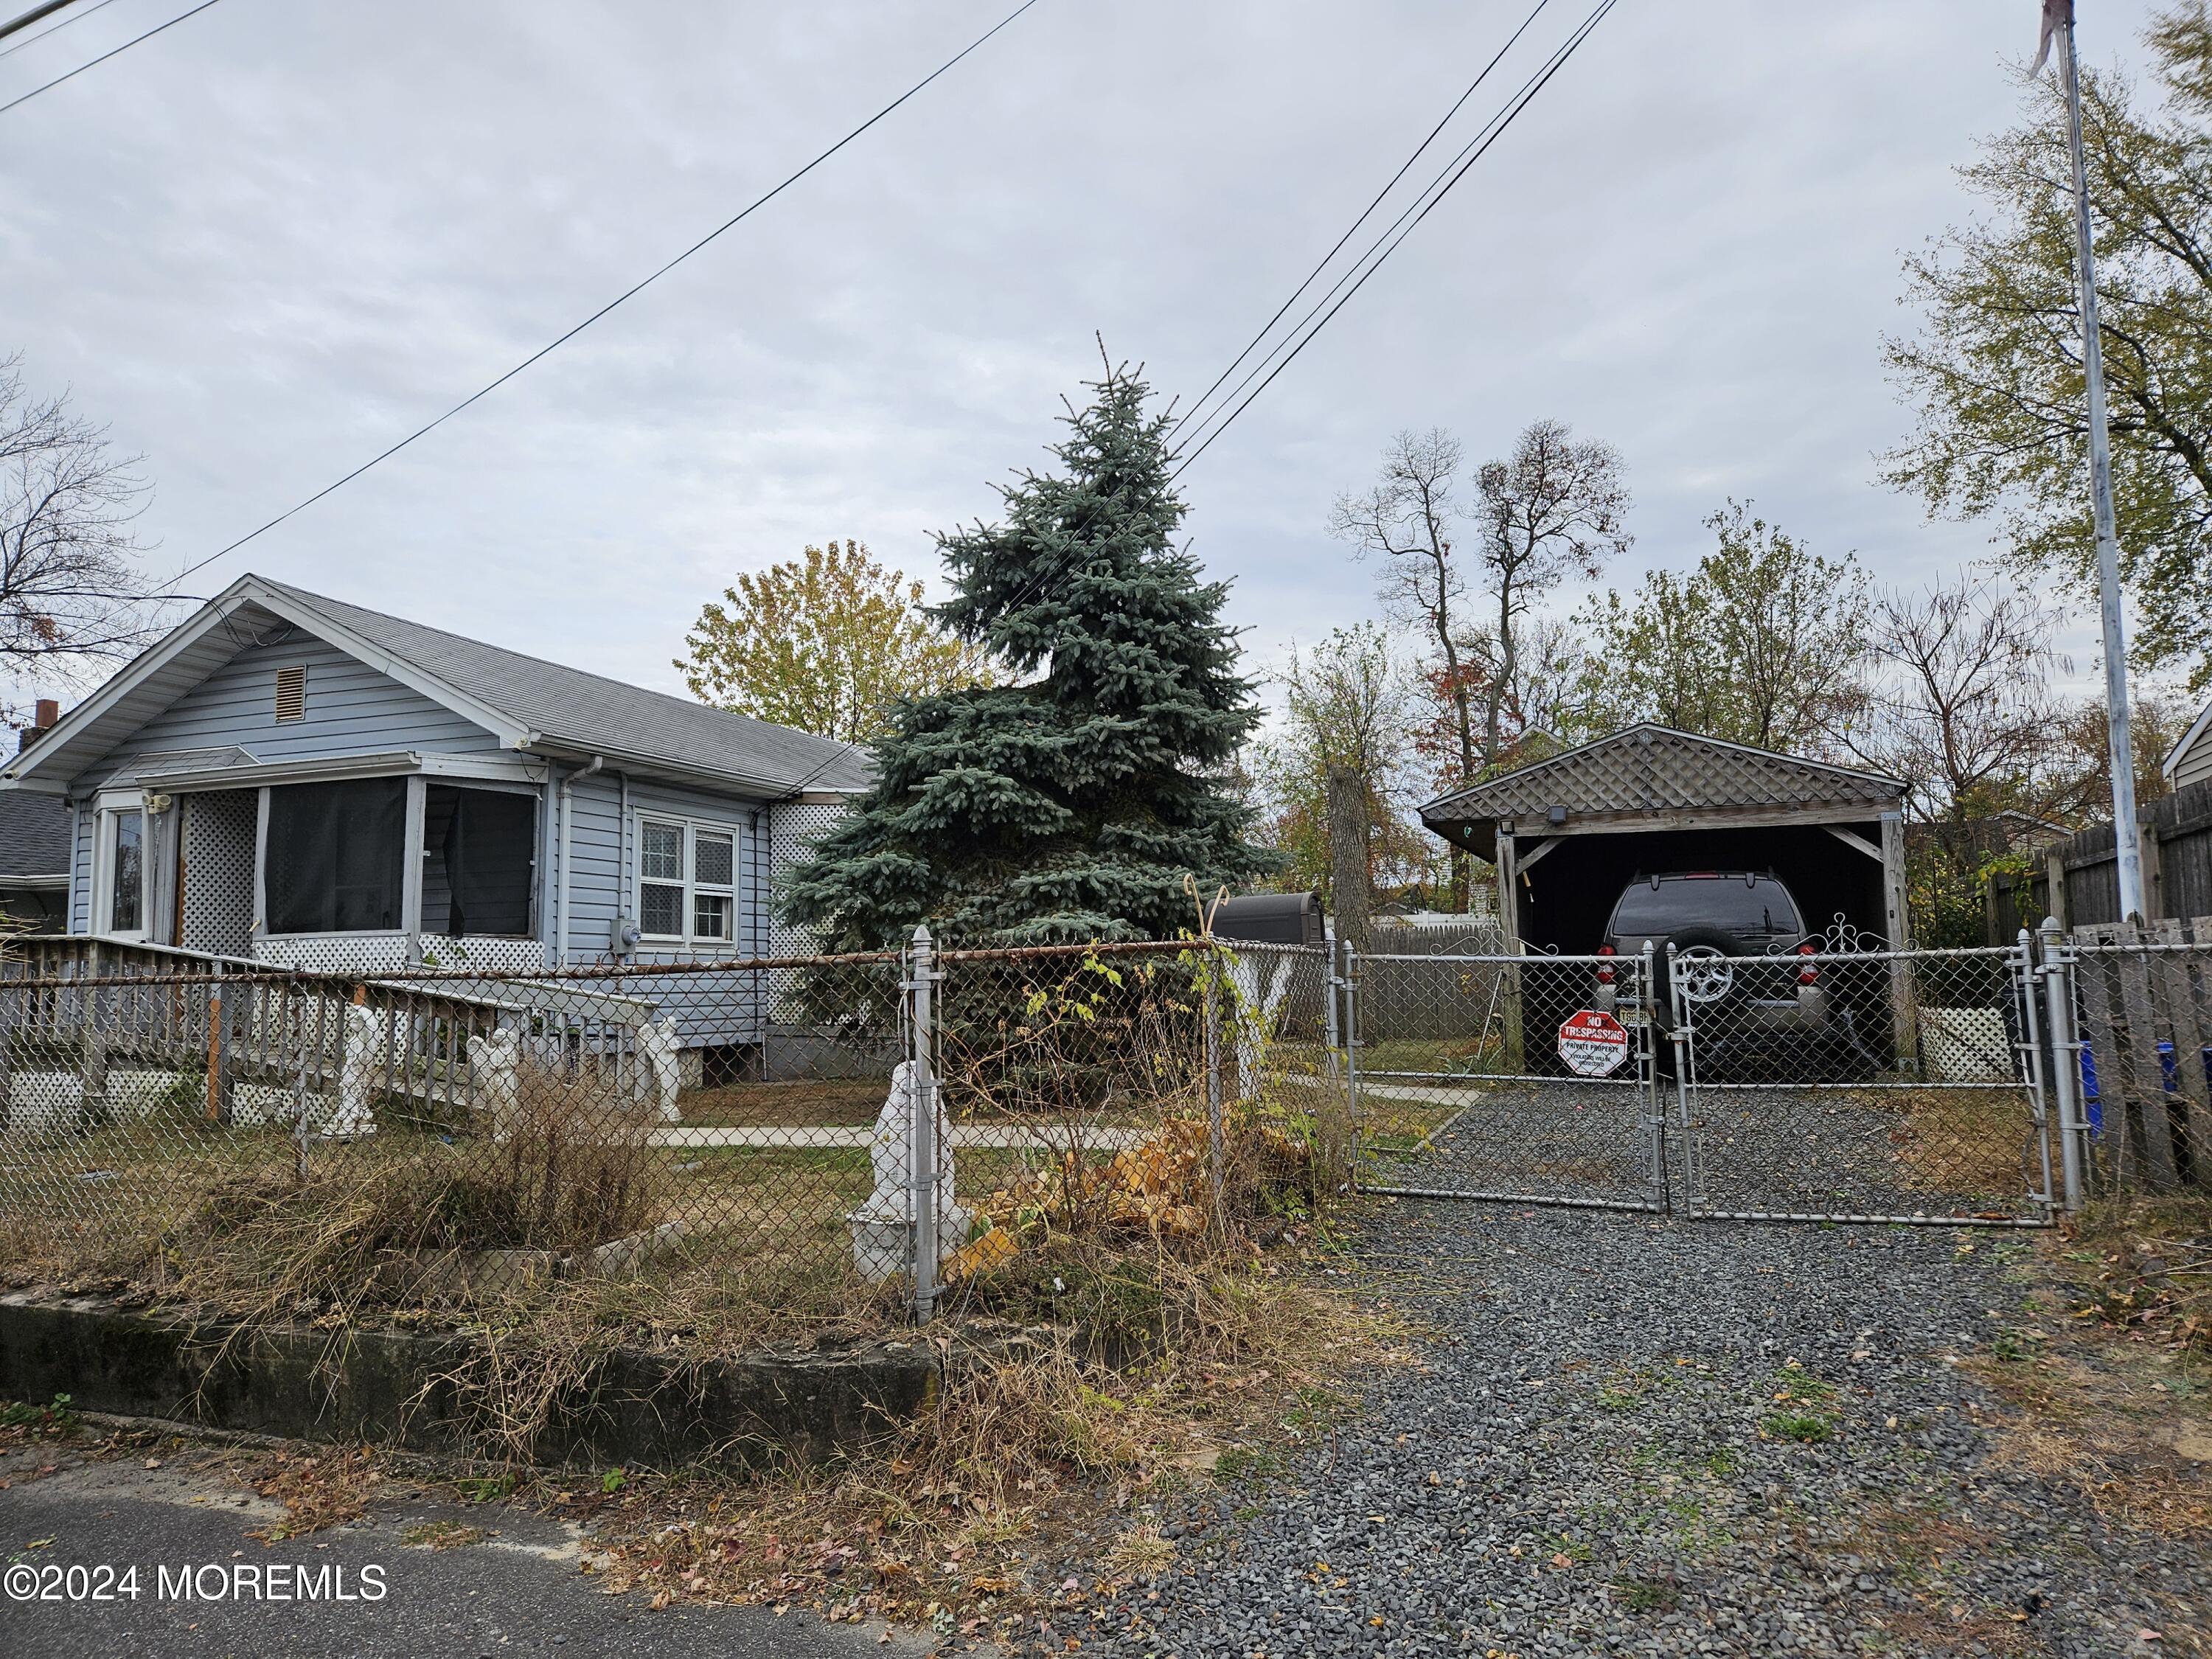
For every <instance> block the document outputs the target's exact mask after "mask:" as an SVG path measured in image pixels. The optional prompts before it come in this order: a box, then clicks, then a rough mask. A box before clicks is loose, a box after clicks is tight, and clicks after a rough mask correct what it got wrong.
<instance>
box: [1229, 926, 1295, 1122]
mask: <svg viewBox="0 0 2212 1659" xmlns="http://www.w3.org/2000/svg"><path fill="white" fill-rule="evenodd" d="M1229 983H1230V985H1231V987H1234V988H1235V990H1236V992H1237V1006H1235V1007H1233V1008H1231V1010H1230V1018H1231V1019H1232V1020H1234V1021H1235V1022H1236V1025H1237V1095H1238V1097H1240V1098H1241V1097H1248V1096H1249V1095H1250V1094H1251V1093H1252V1091H1254V1090H1255V1089H1256V1088H1257V1087H1258V1086H1259V1083H1260V1056H1261V1054H1262V1053H1263V1052H1264V1051H1265V1049H1266V1048H1267V1044H1268V1042H1270V1041H1271V1040H1272V1039H1273V1036H1274V1035H1275V1016H1276V1015H1277V1013H1279V1012H1280V1011H1281V1009H1282V1006H1283V1000H1284V999H1285V997H1287V996H1289V995H1290V993H1291V963H1289V962H1288V961H1287V960H1285V958H1283V957H1279V956H1275V955H1273V954H1269V955H1265V956H1262V955H1260V954H1257V953H1255V954H1252V955H1249V956H1239V955H1237V954H1235V953H1233V952H1232V953H1231V956H1230V957H1229Z"/></svg>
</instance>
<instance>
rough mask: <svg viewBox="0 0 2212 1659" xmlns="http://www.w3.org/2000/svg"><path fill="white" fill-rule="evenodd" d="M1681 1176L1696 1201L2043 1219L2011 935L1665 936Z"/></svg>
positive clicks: (2020, 971) (2038, 1124)
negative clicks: (1833, 942) (1789, 947)
mask: <svg viewBox="0 0 2212 1659" xmlns="http://www.w3.org/2000/svg"><path fill="white" fill-rule="evenodd" d="M1658 974H1659V978H1660V980H1661V981H1662V1000H1663V1001H1664V1003H1665V1005H1666V1006H1667V1007H1668V1010H1669V1012H1670V1014H1671V1018H1672V1024H1673V1032H1672V1044H1673V1048H1674V1054H1673V1056H1672V1060H1673V1065H1672V1068H1671V1069H1672V1070H1673V1072H1674V1124H1673V1128H1674V1133H1673V1135H1672V1137H1671V1139H1672V1143H1673V1152H1674V1191H1675V1192H1676V1194H1678V1196H1679V1199H1680V1208H1681V1209H1682V1210H1683V1211H1684V1212H1686V1213H1688V1214H1690V1215H1694V1216H1703V1217H1708V1218H1724V1219H1743V1220H1790V1221H1860V1222H1869V1221H1871V1222H1907V1223H1911V1222H1943V1223H1954V1224H1955V1223H1960V1222H1972V1223H1978V1224H1982V1225H2007V1224H2010V1225H2044V1224H2045V1223H2047V1222H2048V1221H2049V1220H2050V1218H2051V1210H2052V1196H2051V1149H2052V1144H2053V1137H2052V1135H2051V1119H2050V1114H2049V1113H2048V1112H2047V1111H2046V1110H2045V1100H2044V1093H2045V1091H2044V1079H2045V1067H2046V1059H2045V1054H2044V1052H2043V1050H2044V1047H2045V1045H2044V1042H2043V1039H2042V1024H2041V1020H2040V1017H2039V1008H2038V1006H2037V1003H2038V996H2037V993H2038V989H2039V983H2038V975H2037V973H2036V970H2035V969H2034V966H2033V963H2032V961H2031V959H2030V957H2029V954H2028V951H2027V946H2026V945H2025V944H2024V943H2023V944H2022V945H2018V946H2015V947H2013V948H2011V949H2006V950H1959V951H1934V950H1925V951H1824V950H1820V949H1818V948H1815V947H1814V946H1811V945H1806V946H1802V947H1800V948H1799V949H1798V950H1796V951H1790V952H1787V953H1777V954H1771V955H1765V956H1757V957H1744V956H1728V955H1723V953H1721V952H1719V951H1711V950H1702V951H1701V950H1697V949H1695V948H1693V949H1692V950H1690V951H1680V952H1677V951H1672V950H1670V951H1668V954H1667V956H1666V957H1664V958H1662V960H1661V962H1660V963H1659V965H1658Z"/></svg>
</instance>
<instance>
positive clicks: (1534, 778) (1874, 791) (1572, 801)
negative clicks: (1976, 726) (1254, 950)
mask: <svg viewBox="0 0 2212 1659" xmlns="http://www.w3.org/2000/svg"><path fill="white" fill-rule="evenodd" d="M1904 793H1905V786H1904V785H1903V784H1901V783H1899V781H1897V780H1895V779H1893V778H1885V777H1881V776H1879V775H1876V774H1875V773H1872V772H1861V771H1857V770H1854V769H1851V768H1850V767H1845V766H1831V765H1829V764H1827V763H1826V762H1823V761H1810V760H1805V759H1802V758H1801V757H1798V756H1796V755H1778V754H1775V753H1772V752H1771V751H1770V750H1765V749H1753V748H1750V747H1748V746H1747V745H1746V744H1740V743H1723V741H1721V740H1720V739H1719V738H1704V737H1699V736H1698V735H1697V734H1696V733H1694V732H1677V731H1675V730H1674V728H1672V727H1671V726H1654V725H1644V726H1630V727H1629V728H1628V729H1627V730H1626V731H1625V732H1614V733H1613V735H1612V736H1611V737H1609V738H1599V739H1598V741H1597V742H1595V743H1589V744H1583V746H1582V747H1581V748H1579V749H1570V750H1567V752H1566V753H1565V754H1564V755H1554V756H1553V757H1552V758H1551V759H1549V760H1547V761H1541V762H1539V763H1537V764H1535V765H1534V766H1528V767H1523V768H1522V769H1520V770H1519V771H1516V772H1508V773H1507V774H1506V775H1504V776H1503V777H1499V778H1492V779H1491V780H1490V781H1488V782H1486V783H1479V784H1476V785H1475V786H1474V787H1472V788H1468V789H1462V790H1460V791H1458V792H1457V793H1455V794H1450V795H1446V796H1444V797H1443V798H1442V799H1438V800H1434V801H1431V802H1430V803H1429V804H1428V805H1426V806H1424V807H1423V808H1421V821H1422V823H1425V824H1427V825H1428V826H1429V828H1430V829H1434V830H1436V831H1437V834H1439V835H1443V836H1446V837H1447V838H1448V839H1450V840H1453V841H1455V842H1457V841H1462V840H1463V839H1464V838H1465V837H1464V835H1463V832H1462V831H1460V829H1459V826H1462V825H1469V824H1476V823H1485V824H1487V823H1500V822H1503V821H1504V820H1507V819H1510V818H1520V817H1534V816H1541V815H1543V814H1546V813H1548V812H1549V811H1551V810H1552V809H1553V808H1554V807H1560V808H1564V809H1565V811H1567V812H1568V813H1569V814H1570V815H1571V816H1573V817H1588V816H1597V815H1604V816H1608V817H1638V816H1646V815H1650V814H1653V813H1661V812H1668V811H1681V810H1685V809H1687V810H1692V811H1695V810H1698V809H1701V808H1705V809H1721V808H1726V807H1789V806H1815V805H1818V806H1837V805H1864V806H1865V807H1866V808H1867V810H1868V811H1869V812H1870V813H1881V812H1884V811H1892V810H1894V809H1895V808H1896V807H1897V806H1898V805H1899V802H1900V801H1901V799H1902V798H1903V796H1904ZM1447 826H1449V827H1447Z"/></svg>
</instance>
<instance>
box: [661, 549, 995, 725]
mask: <svg viewBox="0 0 2212 1659" xmlns="http://www.w3.org/2000/svg"><path fill="white" fill-rule="evenodd" d="M684 647H685V650H686V653H687V654H686V655H684V657H681V658H679V659H678V660H677V663H676V666H677V668H678V670H679V671H681V672H682V673H683V676H684V684H686V685H688V686H690V688H691V695H692V696H695V697H697V698H698V699H699V700H700V702H708V703H712V704H714V706H715V707H716V708H727V709H731V710H732V711H734V712H735V713H738V714H750V715H753V716H754V717H756V718H757V719H759V720H773V721H775V723H776V724H777V725H779V726H796V727H798V729H799V730H800V731H802V732H814V733H815V734H816V735H817V736H819V737H824V738H835V739H836V741H838V742H840V743H866V742H867V741H869V740H870V739H871V738H875V737H877V736H878V735H879V734H880V733H882V732H884V731H885V730H886V729H887V728H888V726H889V725H890V708H891V705H892V702H894V700H896V699H897V698H899V697H919V696H932V695H933V694H935V693H938V692H940V691H953V690H959V689H960V688H962V687H963V686H969V685H989V684H993V676H992V660H991V657H990V654H989V653H988V652H987V651H986V650H984V649H982V648H981V647H977V646H975V645H971V644H969V643H968V642H967V641H963V640H960V639H957V638H955V637H953V636H952V635H949V634H947V633H945V631H944V630H942V629H939V627H938V626H937V624H936V623H935V622H934V621H933V620H932V619H931V617H930V615H929V613H928V611H927V609H926V608H925V607H924V605H923V604H922V597H921V583H920V582H918V581H908V580H907V576H906V573H905V572H904V571H902V570H886V569H885V568H884V567H883V566H882V565H881V564H879V563H878V562H877V561H876V560H875V558H874V557H873V556H872V555H871V554H870V553H869V551H868V550H867V546H866V544H865V543H862V542H857V541H850V540H848V541H847V542H845V543H844V544H842V546H840V545H839V544H838V543H836V541H834V540H833V541H831V542H830V543H829V545H828V546H827V547H826V548H822V547H809V548H808V549H807V550H805V553H804V554H803V555H802V556H800V557H799V558H796V559H787V560H786V561H784V562H782V563H781V564H775V565H770V566H769V568H767V569H766V570H763V571H761V572H760V573H759V574H750V575H743V576H739V577H738V580H737V586H734V587H729V588H725V589H724V590H723V592H722V598H721V599H720V601H719V602H714V603H709V604H708V605H707V606H706V607H705V608H704V609H703V610H702V611H700V613H699V620H698V621H697V622H696V623H693V624H692V626H691V630H690V632H689V633H688V634H686V635H684Z"/></svg>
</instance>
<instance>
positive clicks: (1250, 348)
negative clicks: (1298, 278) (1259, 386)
mask: <svg viewBox="0 0 2212 1659" xmlns="http://www.w3.org/2000/svg"><path fill="white" fill-rule="evenodd" d="M1551 3H1552V0H1536V6H1535V9H1534V10H1533V11H1531V12H1530V13H1529V14H1528V16H1527V17H1526V18H1524V19H1523V20H1522V24H1521V27H1519V28H1517V29H1516V30H1514V31H1513V33H1512V34H1511V35H1510V36H1509V37H1508V38H1507V40H1506V42H1505V44H1504V46H1500V47H1499V48H1498V55H1497V57H1495V58H1492V59H1491V60H1490V61H1489V62H1488V63H1487V64H1484V65H1483V66H1482V72H1481V73H1480V75H1478V76H1475V77H1474V80H1473V81H1471V82H1468V88H1467V90H1466V91H1465V92H1462V94H1460V95H1459V97H1458V98H1457V99H1456V100H1454V101H1453V104H1452V106H1451V107H1450V108H1449V109H1448V110H1446V111H1445V112H1444V114H1443V119H1442V120H1441V121H1438V122H1437V124H1436V125H1434V126H1433V127H1431V128H1430V129H1429V136H1428V137H1425V138H1424V139H1422V140H1421V142H1420V143H1419V144H1418V145H1416V146H1415V147H1414V149H1413V154H1412V155H1408V156H1407V158H1406V161H1405V164H1404V165H1403V166H1401V167H1400V168H1399V169H1398V170H1397V172H1395V173H1392V174H1391V175H1390V182H1389V184H1387V185H1383V188H1382V189H1381V190H1378V191H1376V192H1375V199H1374V200H1373V201H1371V202H1370V203H1369V204H1367V205H1366V207H1365V208H1364V209H1363V210H1361V212H1360V215H1359V216H1358V218H1357V219H1354V220H1353V221H1352V224H1351V226H1350V228H1347V229H1346V231H1345V233H1344V234H1343V235H1341V236H1340V237H1338V238H1337V239H1336V245H1335V246H1334V247H1332V248H1330V249H1329V251H1328V252H1326V253H1324V254H1322V257H1321V260H1320V263H1319V264H1316V265H1315V266H1314V268H1313V270H1310V272H1308V273H1307V275H1306V279H1305V281H1304V282H1303V283H1299V284H1298V285H1297V288H1295V289H1292V290H1291V297H1290V298H1289V299H1287V300H1285V301H1283V303H1282V304H1281V305H1280V306H1279V307H1276V309H1275V314H1274V315H1273V316H1272V317H1270V318H1268V319H1267V324H1266V325H1265V326H1263V327H1262V328H1261V330H1260V331H1259V332H1258V333H1257V334H1255V335H1254V336H1253V337H1252V340H1251V343H1250V344H1249V345H1247V346H1246V347H1245V348H1244V349H1243V350H1242V351H1240V352H1238V353H1237V361H1236V362H1232V363H1231V364H1230V365H1229V367H1228V368H1225V369H1223V370H1222V371H1221V373H1220V374H1218V375H1216V376H1214V380H1213V384H1212V386H1208V387H1206V390H1205V391H1204V392H1201V393H1200V394H1199V397H1198V399H1197V401H1196V402H1194V403H1193V404H1191V406H1190V407H1189V408H1188V410H1184V411H1183V413H1182V416H1181V417H1180V418H1179V419H1178V420H1177V421H1176V423H1175V426H1174V428H1172V429H1173V430H1175V431H1177V432H1180V431H1182V428H1184V427H1185V426H1187V425H1188V424H1189V423H1190V422H1192V421H1194V420H1195V419H1197V417H1198V411H1199V410H1201V409H1203V408H1205V407H1206V403H1207V401H1208V400H1209V399H1210V398H1212V396H1213V394H1214V393H1215V392H1218V391H1219V390H1220V389H1221V383H1222V382H1223V381H1224V380H1227V379H1228V378H1229V377H1230V376H1231V374H1235V373H1236V372H1237V369H1238V368H1240V367H1242V366H1243V362H1244V360H1245V359H1246V358H1247V357H1249V356H1251V355H1252V354H1253V352H1255V350H1257V349H1259V346H1260V343H1261V341H1262V340H1264V339H1266V338H1267V336H1268V335H1269V334H1270V333H1271V332H1273V330H1274V326H1275V325H1276V324H1277V323H1279V322H1281V321H1282V320H1283V313H1285V312H1287V311H1288V310H1289V309H1290V308H1291V307H1292V306H1294V305H1296V304H1297V302H1298V300H1299V297H1300V296H1301V295H1304V293H1305V291H1306V290H1307V289H1310V288H1311V287H1312V286H1313V285H1314V283H1316V282H1317V281H1319V280H1320V278H1321V274H1322V271H1324V270H1328V265H1329V262H1330V261H1331V260H1333V259H1334V258H1336V256H1337V255H1338V254H1340V253H1341V252H1343V251H1344V245H1345V244H1346V242H1348V241H1350V240H1352V237H1353V236H1354V235H1356V234H1358V230H1359V228H1360V226H1362V225H1364V224H1365V223H1366V222H1367V221H1368V220H1369V219H1370V218H1371V217H1372V216H1374V212H1375V210H1376V208H1379V207H1381V206H1382V205H1383V199H1384V198H1385V197H1388V196H1389V194H1390V192H1391V191H1394V190H1395V189H1397V187H1398V181H1399V180H1400V179H1403V178H1404V177H1405V176H1406V175H1407V173H1410V172H1412V171H1413V163H1414V162H1416V161H1419V160H1420V159H1421V157H1422V156H1423V155H1425V154H1426V153H1427V152H1428V148H1429V146H1430V145H1431V144H1433V143H1436V141H1437V134H1438V133H1440V132H1442V131H1443V130H1444V129H1445V128H1446V127H1447V126H1449V125H1451V118H1452V117H1454V116H1455V115H1457V114H1458V113H1459V112H1460V110H1461V108H1462V106H1464V105H1465V104H1466V102H1467V100H1468V99H1470V98H1472V97H1474V94H1475V93H1476V92H1477V91H1479V90H1480V88H1481V86H1482V83H1483V82H1485V81H1486V80H1488V79H1489V78H1490V71H1491V70H1494V69H1496V68H1497V67H1498V64H1499V63H1500V61H1502V60H1503V59H1504V56H1505V54H1506V53H1507V52H1510V51H1512V50H1513V48H1514V46H1516V45H1517V44H1518V43H1519V41H1520V40H1521V37H1522V35H1524V34H1526V33H1528V30H1529V27H1531V26H1532V25H1533V24H1534V22H1535V21H1536V19H1537V18H1538V17H1539V16H1540V15H1542V13H1543V10H1544V8H1545V7H1547V6H1548V5H1550V4H1551ZM1232 395H1233V394H1232Z"/></svg>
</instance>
